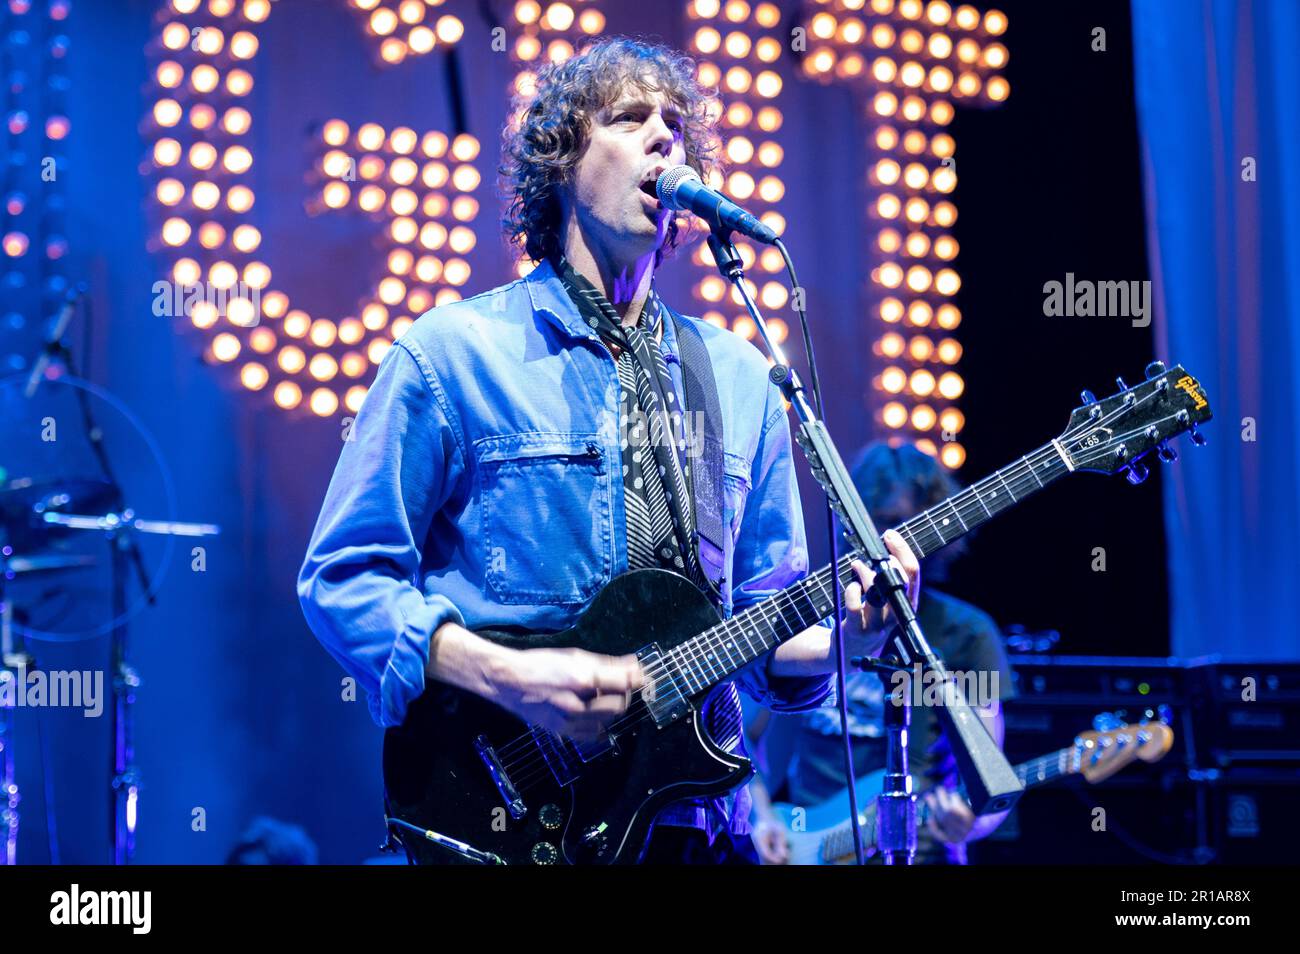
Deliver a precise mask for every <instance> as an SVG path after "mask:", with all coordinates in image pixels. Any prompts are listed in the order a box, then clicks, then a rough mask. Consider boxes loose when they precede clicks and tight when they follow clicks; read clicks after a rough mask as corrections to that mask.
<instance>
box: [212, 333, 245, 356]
mask: <svg viewBox="0 0 1300 954" xmlns="http://www.w3.org/2000/svg"><path fill="white" fill-rule="evenodd" d="M212 356H213V357H214V358H216V359H217V360H218V361H234V360H235V358H237V357H239V339H238V338H236V337H235V336H234V335H232V334H231V333H230V332H228V331H223V332H221V334H219V335H217V336H216V337H215V338H213V339H212Z"/></svg>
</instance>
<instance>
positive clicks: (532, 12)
mask: <svg viewBox="0 0 1300 954" xmlns="http://www.w3.org/2000/svg"><path fill="white" fill-rule="evenodd" d="M541 15H542V5H541V4H540V3H537V0H519V2H518V3H516V4H515V20H516V22H518V23H521V24H523V25H524V26H527V25H528V24H530V23H536V22H537V20H538V18H539V17H540V16H541Z"/></svg>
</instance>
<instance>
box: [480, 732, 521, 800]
mask: <svg viewBox="0 0 1300 954" xmlns="http://www.w3.org/2000/svg"><path fill="white" fill-rule="evenodd" d="M474 751H475V752H477V753H478V757H479V758H480V759H482V760H483V764H484V765H485V766H486V767H487V770H488V775H490V776H491V777H492V784H493V785H495V786H496V787H497V791H498V792H500V793H501V797H502V799H504V800H505V803H506V811H508V812H509V813H510V817H511V818H513V819H514V820H515V821H519V819H521V818H523V817H524V815H526V814H527V813H528V806H526V805H525V804H524V800H523V798H522V797H520V795H519V790H518V789H517V788H515V783H514V782H512V781H510V776H509V775H507V774H506V770H505V767H504V766H502V764H501V760H500V759H499V758H498V757H497V751H496V749H494V748H492V746H490V745H488V740H487V736H483V735H480V736H479V737H478V738H477V739H475V740H474Z"/></svg>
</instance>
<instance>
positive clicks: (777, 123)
mask: <svg viewBox="0 0 1300 954" xmlns="http://www.w3.org/2000/svg"><path fill="white" fill-rule="evenodd" d="M783 119H784V117H782V115H781V110H779V109H777V108H776V107H775V106H764V107H763V108H762V109H760V110H759V111H758V128H759V129H761V130H763V132H776V131H777V130H778V129H780V128H781V123H782V122H783Z"/></svg>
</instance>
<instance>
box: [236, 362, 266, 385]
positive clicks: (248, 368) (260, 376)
mask: <svg viewBox="0 0 1300 954" xmlns="http://www.w3.org/2000/svg"><path fill="white" fill-rule="evenodd" d="M270 378H271V375H270V372H268V371H267V370H266V367H265V366H264V365H261V364H258V363H257V362H256V361H250V362H248V363H247V364H246V365H244V366H243V367H242V368H240V369H239V383H240V384H242V385H243V386H244V387H246V388H248V390H250V391H260V390H262V388H264V387H266V382H267V381H269V380H270Z"/></svg>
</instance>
